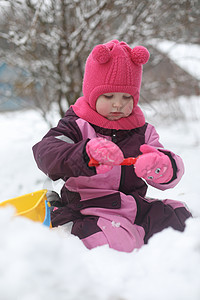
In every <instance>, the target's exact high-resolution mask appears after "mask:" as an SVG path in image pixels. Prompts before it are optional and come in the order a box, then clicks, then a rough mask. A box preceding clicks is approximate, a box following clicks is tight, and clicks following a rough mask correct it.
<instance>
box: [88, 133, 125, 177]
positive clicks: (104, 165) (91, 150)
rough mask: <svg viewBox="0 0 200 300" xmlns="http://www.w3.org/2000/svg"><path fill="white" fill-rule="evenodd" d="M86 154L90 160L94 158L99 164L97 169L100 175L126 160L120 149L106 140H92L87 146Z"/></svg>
mask: <svg viewBox="0 0 200 300" xmlns="http://www.w3.org/2000/svg"><path fill="white" fill-rule="evenodd" d="M86 152H87V154H88V156H89V158H94V159H95V160H96V161H98V162H99V164H100V165H99V166H97V167H96V171H97V173H98V174H100V173H106V172H108V171H110V170H111V169H112V168H113V166H115V165H119V164H120V163H121V162H122V161H123V159H124V155H123V153H122V151H121V150H120V148H119V147H118V146H117V145H116V144H115V143H113V142H111V141H108V140H107V139H105V138H94V139H91V140H90V141H89V142H88V143H87V145H86Z"/></svg>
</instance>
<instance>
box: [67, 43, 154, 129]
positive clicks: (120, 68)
mask: <svg viewBox="0 0 200 300" xmlns="http://www.w3.org/2000/svg"><path fill="white" fill-rule="evenodd" d="M148 59H149V52H148V50H147V49H146V48H145V47H143V46H136V47H134V48H133V49H131V48H130V47H129V46H128V45H127V44H126V43H125V42H119V41H117V40H113V41H110V42H108V43H106V44H102V45H97V46H96V47H95V48H94V49H93V50H92V52H91V53H90V55H89V56H88V59H87V61H86V65H85V74H84V79H83V97H81V98H79V99H78V100H79V101H78V102H77V103H75V105H74V106H73V109H74V111H75V113H76V114H77V115H78V116H79V117H82V118H84V119H85V120H87V121H89V122H91V123H93V124H95V125H98V126H102V127H105V128H112V129H113V128H115V129H132V128H136V127H139V126H142V125H144V123H145V119H144V115H143V113H142V111H141V110H140V109H138V107H137V104H138V100H139V95H140V86H141V80H142V65H143V64H145V63H147V61H148ZM114 92H119V93H128V94H130V95H132V96H133V99H134V107H133V112H132V114H131V115H130V116H129V117H128V118H124V120H121V119H120V120H117V121H108V120H107V119H105V118H104V117H102V118H103V119H102V118H100V119H101V120H100V121H98V120H99V118H97V115H96V114H94V112H96V101H97V98H98V97H99V96H100V95H102V94H104V93H114ZM133 115H134V117H133ZM125 119H128V120H125ZM113 122H114V123H113Z"/></svg>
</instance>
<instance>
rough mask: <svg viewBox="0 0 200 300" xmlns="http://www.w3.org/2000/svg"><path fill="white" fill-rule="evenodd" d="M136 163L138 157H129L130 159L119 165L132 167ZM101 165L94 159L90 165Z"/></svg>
mask: <svg viewBox="0 0 200 300" xmlns="http://www.w3.org/2000/svg"><path fill="white" fill-rule="evenodd" d="M136 161H137V158H136V157H128V158H125V159H124V160H123V161H122V162H121V163H120V164H119V165H121V166H131V165H134V164H135V163H136ZM99 165H100V163H99V162H98V161H97V160H95V159H94V158H91V159H90V161H89V163H88V166H89V167H97V166H99Z"/></svg>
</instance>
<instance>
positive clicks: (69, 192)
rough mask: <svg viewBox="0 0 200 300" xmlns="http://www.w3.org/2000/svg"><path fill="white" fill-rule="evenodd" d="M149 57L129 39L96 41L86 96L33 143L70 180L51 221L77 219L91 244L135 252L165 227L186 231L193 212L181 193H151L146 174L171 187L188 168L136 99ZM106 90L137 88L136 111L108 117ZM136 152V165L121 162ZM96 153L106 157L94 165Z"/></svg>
mask: <svg viewBox="0 0 200 300" xmlns="http://www.w3.org/2000/svg"><path fill="white" fill-rule="evenodd" d="M148 57H149V54H148V51H147V50H146V49H145V48H143V47H139V48H133V50H131V48H130V47H129V46H128V45H127V44H125V43H124V42H120V43H119V42H118V41H111V42H109V43H107V44H105V45H98V47H96V48H94V50H93V51H92V53H91V54H90V55H89V57H88V60H87V63H86V70H85V75H84V81H83V97H81V98H79V99H78V100H77V102H76V103H75V105H73V106H71V107H70V108H69V110H68V111H67V112H66V115H65V117H64V118H63V119H61V120H60V121H59V123H58V125H57V126H56V127H55V128H52V129H50V131H49V132H48V133H47V134H46V135H45V136H44V138H43V139H42V140H41V141H40V142H39V143H37V144H36V145H35V146H34V147H33V152H34V156H35V160H36V162H37V165H38V167H39V168H40V169H41V170H42V171H43V172H44V173H46V174H47V175H48V176H49V177H50V178H51V179H52V180H57V179H60V178H61V179H63V180H64V182H65V183H64V186H63V188H62V190H61V200H60V204H59V205H57V206H58V209H56V210H53V211H52V215H51V217H52V225H53V226H58V225H62V224H65V223H67V222H70V221H72V222H73V227H72V234H74V235H76V236H78V237H79V238H80V239H81V240H82V241H83V243H84V244H85V245H86V247H88V248H89V249H91V248H94V247H96V246H100V245H105V244H108V245H109V247H111V248H114V249H116V250H119V251H126V252H131V251H132V250H133V249H135V248H140V247H141V246H142V245H143V244H144V243H147V242H148V240H149V238H150V237H151V236H152V235H153V234H154V233H156V232H159V231H161V230H162V229H164V228H167V227H169V226H171V227H172V228H174V229H176V230H180V231H183V230H184V227H185V220H186V219H187V218H188V217H190V216H191V214H190V212H188V211H187V209H186V208H185V207H184V205H183V204H182V203H180V202H178V201H173V200H169V199H166V200H163V201H160V200H157V199H148V198H145V195H146V191H147V184H146V182H147V183H148V184H150V185H152V186H154V187H156V188H158V189H161V190H165V189H168V188H173V187H174V186H175V185H176V184H177V183H178V182H179V180H180V179H181V177H182V175H183V172H184V166H183V162H182V160H181V158H180V157H179V156H178V155H176V154H174V153H173V152H171V151H169V150H167V149H164V148H163V146H162V145H161V144H160V142H159V136H158V134H157V132H156V130H155V128H154V127H153V126H152V125H150V124H148V123H145V120H144V115H143V113H142V111H141V110H140V108H139V107H138V106H137V103H138V99H139V93H140V84H141V75H142V66H141V64H144V63H145V62H147V60H148ZM107 92H111V93H114V92H120V93H129V94H130V95H132V96H133V99H134V106H133V111H132V113H131V114H130V116H128V117H126V118H121V119H119V120H115V121H110V120H108V119H106V118H105V117H103V116H102V115H100V114H98V113H97V112H96V109H95V103H96V100H97V98H98V97H99V96H100V95H101V94H104V93H107ZM105 139H106V140H105ZM138 156H139V158H138V160H137V162H136V169H135V168H134V166H133V165H132V166H120V165H118V164H120V162H121V161H122V160H123V158H124V157H125V158H127V157H138ZM91 157H93V158H94V159H96V160H98V161H99V162H100V163H101V164H100V165H99V166H97V167H89V166H88V163H89V161H90V158H91ZM107 163H108V165H107ZM158 169H159V172H158ZM157 173H158V174H157ZM152 174H153V175H152ZM137 175H138V176H137ZM159 175H162V176H159ZM142 176H143V177H144V178H145V179H146V182H145V181H144V180H143V179H142V178H141V177H142ZM149 176H150V178H148V177H149ZM152 176H153V178H152ZM161 178H162V179H161ZM57 203H58V201H57Z"/></svg>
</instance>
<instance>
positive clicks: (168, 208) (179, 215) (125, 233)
mask: <svg viewBox="0 0 200 300" xmlns="http://www.w3.org/2000/svg"><path fill="white" fill-rule="evenodd" d="M134 200H135V201H136V204H137V213H136V216H135V220H133V222H129V221H128V220H125V219H124V218H122V217H120V216H118V217H117V219H116V218H115V217H114V216H113V215H112V214H111V215H108V217H105V216H104V217H102V216H95V215H83V217H82V218H80V219H76V220H74V222H73V227H72V234H74V235H76V236H78V237H79V238H80V239H81V240H82V241H83V243H84V244H85V245H86V247H87V248H89V249H91V248H94V247H97V246H100V245H104V244H108V245H109V247H111V248H114V249H116V250H119V251H124V252H131V251H133V250H134V249H135V248H140V247H141V246H142V245H143V244H146V243H147V242H148V240H149V238H150V237H151V236H152V235H153V234H155V233H157V232H160V231H162V230H163V229H165V228H167V227H172V228H174V229H175V230H178V231H183V230H184V228H185V221H186V219H188V218H189V217H191V213H190V212H189V211H188V210H187V209H186V207H185V206H184V205H183V204H182V203H181V202H178V201H174V200H170V199H166V200H163V201H161V200H157V199H145V198H143V197H141V196H139V195H134Z"/></svg>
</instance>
